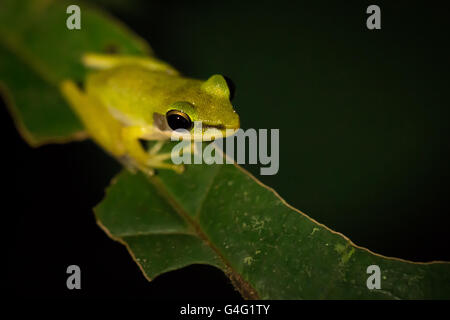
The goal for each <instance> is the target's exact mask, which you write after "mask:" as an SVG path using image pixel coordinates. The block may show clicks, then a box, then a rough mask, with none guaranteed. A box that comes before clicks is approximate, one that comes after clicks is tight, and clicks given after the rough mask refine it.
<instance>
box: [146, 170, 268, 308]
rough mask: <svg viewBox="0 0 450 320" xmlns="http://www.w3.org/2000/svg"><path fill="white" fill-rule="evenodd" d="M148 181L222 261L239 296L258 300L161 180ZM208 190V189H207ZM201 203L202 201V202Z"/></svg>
mask: <svg viewBox="0 0 450 320" xmlns="http://www.w3.org/2000/svg"><path fill="white" fill-rule="evenodd" d="M220 170H221V168H219V170H217V171H218V172H219V171H220ZM218 172H217V173H216V174H215V175H214V176H213V178H212V179H211V180H213V181H212V182H211V186H212V185H213V184H214V180H215V179H216V177H217V176H218ZM148 180H149V181H150V183H152V184H153V185H154V186H155V188H156V190H158V193H159V194H160V196H162V197H163V198H164V199H165V200H166V201H167V203H168V204H169V205H170V206H171V207H172V208H173V209H174V211H175V212H176V213H177V214H178V215H179V216H180V217H181V218H183V219H184V220H185V222H186V223H187V225H188V226H190V227H191V228H192V229H193V231H194V233H195V235H196V236H197V237H198V238H199V239H201V240H202V241H204V242H205V243H206V245H207V246H208V247H210V248H211V249H212V250H213V251H214V253H215V254H216V255H217V256H218V257H219V259H220V260H222V262H223V264H224V265H225V267H226V269H227V270H224V271H225V273H226V275H227V276H228V277H229V278H230V280H231V281H232V282H235V281H237V282H238V283H237V284H238V285H236V283H234V284H235V287H237V289H238V290H239V292H240V293H241V295H242V296H243V297H244V298H245V299H253V300H259V299H260V298H259V295H258V293H257V291H256V290H255V288H253V286H252V285H251V284H250V283H248V282H247V281H245V280H244V279H242V277H241V275H240V273H239V272H237V271H236V270H235V268H234V267H233V266H232V264H231V262H230V261H228V259H227V258H226V257H225V256H224V255H223V254H222V253H221V252H220V250H219V249H218V248H217V247H216V246H215V245H214V244H213V243H212V242H211V240H210V239H209V237H208V236H207V235H206V234H205V233H204V232H203V231H202V229H201V227H200V225H199V224H198V223H197V221H195V220H194V219H192V218H191V217H190V216H189V214H188V213H187V212H186V211H185V210H184V209H183V207H182V206H181V205H180V204H179V203H178V201H177V200H176V199H175V198H174V197H173V196H172V195H171V194H170V192H169V191H168V190H167V188H166V187H165V185H164V183H163V182H162V181H161V179H160V178H159V177H157V176H154V177H150V178H149V179H148ZM208 189H209V190H210V188H208ZM208 193H209V191H208ZM202 203H203V201H202Z"/></svg>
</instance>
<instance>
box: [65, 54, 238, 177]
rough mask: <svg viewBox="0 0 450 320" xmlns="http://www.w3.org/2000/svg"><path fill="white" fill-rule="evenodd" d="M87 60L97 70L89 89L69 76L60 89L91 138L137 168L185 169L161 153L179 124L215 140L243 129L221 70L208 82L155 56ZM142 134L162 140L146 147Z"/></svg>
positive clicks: (88, 82) (87, 84) (96, 56)
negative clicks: (216, 134) (198, 123)
mask: <svg viewBox="0 0 450 320" xmlns="http://www.w3.org/2000/svg"><path fill="white" fill-rule="evenodd" d="M82 61H83V64H84V65H85V66H87V67H89V68H93V69H95V71H94V72H92V73H90V74H88V75H87V78H86V80H85V83H84V91H83V90H81V89H80V88H79V87H78V86H77V85H76V84H75V83H74V82H73V81H71V80H65V81H63V82H61V84H60V89H61V92H62V94H63V96H64V97H65V98H66V100H67V101H68V103H69V105H70V106H71V108H72V109H73V110H74V112H75V113H76V114H77V115H78V117H79V118H80V120H81V122H82V123H83V125H84V127H85V129H86V131H87V133H88V134H89V135H90V137H91V138H92V139H93V140H94V141H96V142H97V144H99V145H100V146H101V147H102V148H103V149H105V150H106V151H107V152H108V153H110V154H111V155H113V156H114V157H116V158H117V159H118V160H119V161H121V162H122V163H124V164H125V165H126V166H127V167H128V168H130V169H132V170H135V169H139V170H142V171H144V172H145V173H147V174H150V175H151V174H153V172H154V169H172V170H175V171H176V172H179V173H181V172H182V171H183V166H181V165H175V164H173V163H168V162H166V160H167V159H169V158H170V153H159V151H160V149H161V147H162V144H163V143H164V141H167V140H168V139H169V138H170V136H171V134H173V133H176V132H175V130H177V129H186V130H188V132H190V134H188V135H187V136H186V134H184V135H183V140H184V139H190V140H199V139H202V140H203V141H205V140H206V141H208V140H211V139H212V138H213V136H214V132H215V130H218V131H220V133H221V134H222V136H223V137H225V136H226V134H227V133H228V134H229V133H230V132H233V130H227V129H234V130H237V129H239V116H238V115H237V113H236V112H235V110H234V109H233V106H232V104H231V102H230V89H229V87H228V85H227V82H226V80H225V79H224V77H223V76H221V75H213V76H212V77H210V78H209V79H208V80H206V81H201V80H196V79H191V78H186V77H183V76H181V75H180V74H179V73H178V72H177V70H175V69H174V68H173V67H171V66H170V65H168V64H167V63H164V62H162V61H160V60H158V59H156V58H153V57H138V56H127V55H106V54H94V53H88V54H85V55H84V56H83V57H82ZM194 121H201V122H202V128H203V131H202V132H203V134H202V136H200V137H199V136H198V135H197V136H194V135H193V122H194ZM185 132H186V131H185ZM208 132H209V133H208ZM141 139H142V140H156V141H157V143H156V144H155V145H154V146H153V147H152V148H150V150H148V151H147V150H146V149H145V148H144V147H143V146H142V144H141V143H140V141H139V140H141Z"/></svg>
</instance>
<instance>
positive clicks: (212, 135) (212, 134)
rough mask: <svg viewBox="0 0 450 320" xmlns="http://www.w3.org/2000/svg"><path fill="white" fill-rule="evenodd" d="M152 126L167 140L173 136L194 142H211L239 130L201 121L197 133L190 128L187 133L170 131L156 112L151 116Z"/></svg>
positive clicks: (163, 118) (164, 118)
mask: <svg viewBox="0 0 450 320" xmlns="http://www.w3.org/2000/svg"><path fill="white" fill-rule="evenodd" d="M153 126H154V127H155V128H157V129H158V130H159V131H160V133H161V134H163V135H164V136H166V137H167V138H170V137H173V136H175V137H178V138H182V139H186V140H195V141H199V140H203V141H211V140H215V139H220V138H226V137H229V136H231V135H233V134H235V133H236V131H237V130H238V129H239V128H235V127H231V126H226V125H223V124H215V123H208V122H205V121H203V122H201V129H198V131H196V129H197V128H195V127H193V128H191V130H190V131H189V133H186V132H184V133H181V132H177V131H174V130H172V128H170V127H169V124H168V123H167V119H166V117H165V116H164V115H162V114H159V113H156V112H155V113H154V114H153Z"/></svg>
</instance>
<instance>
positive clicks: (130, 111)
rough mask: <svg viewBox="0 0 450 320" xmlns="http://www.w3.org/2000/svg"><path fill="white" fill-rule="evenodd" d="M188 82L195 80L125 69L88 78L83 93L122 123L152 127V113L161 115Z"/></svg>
mask: <svg viewBox="0 0 450 320" xmlns="http://www.w3.org/2000/svg"><path fill="white" fill-rule="evenodd" d="M189 81H196V80H190V79H186V78H182V77H180V76H176V75H168V74H166V73H164V72H160V71H159V72H154V71H151V70H147V69H146V68H143V67H141V66H138V65H136V66H134V65H128V66H118V67H114V68H111V69H106V70H102V71H97V72H95V73H92V74H90V75H88V78H87V81H86V91H87V93H88V94H89V95H91V96H95V97H96V98H97V99H98V100H99V101H100V102H101V103H102V104H103V105H104V106H105V107H106V108H108V110H109V111H110V112H111V114H112V115H114V116H115V117H116V118H119V119H120V120H121V121H122V122H124V123H127V124H132V125H141V124H144V123H146V124H151V123H152V122H153V113H154V112H160V113H163V112H164V110H163V108H164V106H165V105H167V104H168V103H169V100H170V98H171V97H173V96H175V95H176V94H177V91H178V92H179V91H180V89H181V88H183V87H186V85H188V84H189ZM160 109H161V110H160Z"/></svg>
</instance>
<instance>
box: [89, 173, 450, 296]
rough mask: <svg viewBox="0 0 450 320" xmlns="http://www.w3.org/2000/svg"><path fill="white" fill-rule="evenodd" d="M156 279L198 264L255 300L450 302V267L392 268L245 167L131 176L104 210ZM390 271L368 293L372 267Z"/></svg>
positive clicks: (122, 177) (396, 262)
mask: <svg viewBox="0 0 450 320" xmlns="http://www.w3.org/2000/svg"><path fill="white" fill-rule="evenodd" d="M95 213H96V217H97V219H98V223H99V224H100V225H101V226H102V228H103V229H104V230H105V231H106V232H107V233H108V234H109V235H110V236H111V237H112V238H113V239H115V240H118V241H120V242H122V243H123V244H125V245H126V246H127V248H128V250H129V251H130V253H131V254H132V256H133V257H134V259H135V261H136V263H137V264H138V265H139V266H140V267H141V269H142V271H143V272H144V274H145V276H146V277H147V278H148V279H153V278H155V277H156V276H158V275H159V274H161V273H164V272H167V271H170V270H174V269H177V268H180V267H183V266H187V265H189V264H193V263H204V264H210V265H213V266H216V267H218V268H220V269H222V270H223V271H224V272H225V273H226V274H227V275H228V276H229V277H230V279H231V280H232V282H233V284H234V285H235V287H236V288H237V289H238V290H239V291H240V292H241V294H242V295H243V296H244V297H245V298H250V299H258V298H259V299H422V298H427V299H443V298H449V296H450V272H449V271H450V264H448V263H441V262H434V263H413V262H408V261H403V260H400V259H394V258H387V257H383V256H380V255H377V254H374V253H372V252H370V251H368V250H367V249H365V248H361V247H358V246H356V245H355V244H353V243H352V242H351V241H350V240H349V239H347V238H345V237H344V236H343V235H341V234H339V233H337V232H335V231H332V230H330V229H328V228H327V227H325V226H323V225H321V224H319V223H317V222H316V221H314V220H312V219H311V218H309V217H308V216H306V215H305V214H303V213H302V212H300V211H298V210H296V209H294V208H292V207H290V206H289V205H287V204H286V203H285V202H284V201H283V200H282V199H281V198H280V197H279V196H278V195H277V194H276V193H275V192H274V191H273V190H271V189H269V188H268V187H266V186H264V185H262V184H261V183H260V182H259V181H257V180H256V179H255V178H253V177H252V176H251V175H250V174H249V173H247V172H245V171H244V170H243V169H241V168H240V167H238V166H234V165H191V166H189V168H188V170H187V172H186V173H185V174H183V175H181V176H180V175H177V174H175V173H172V172H167V171H161V172H160V174H159V175H158V176H156V177H151V178H147V177H145V176H144V175H142V174H137V175H133V174H131V173H128V172H126V171H123V172H122V173H121V174H119V176H118V177H116V178H115V179H114V181H113V183H112V185H111V186H110V187H109V189H108V191H107V196H106V197H105V199H104V200H103V202H102V203H101V204H100V205H98V206H97V207H96V208H95ZM370 265H378V266H379V267H380V269H381V275H382V279H381V289H379V290H369V289H368V288H367V285H366V281H367V278H368V277H369V276H370V274H367V272H366V270H367V267H368V266H370Z"/></svg>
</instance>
